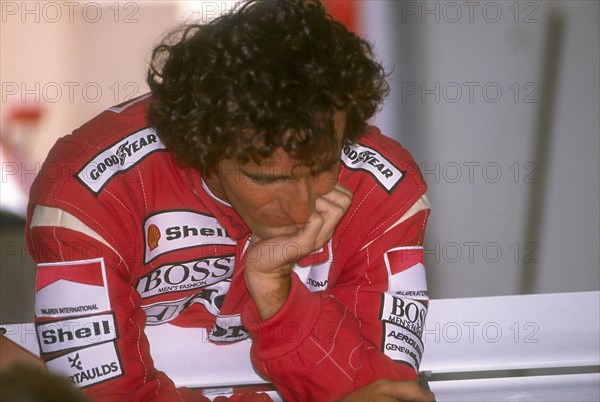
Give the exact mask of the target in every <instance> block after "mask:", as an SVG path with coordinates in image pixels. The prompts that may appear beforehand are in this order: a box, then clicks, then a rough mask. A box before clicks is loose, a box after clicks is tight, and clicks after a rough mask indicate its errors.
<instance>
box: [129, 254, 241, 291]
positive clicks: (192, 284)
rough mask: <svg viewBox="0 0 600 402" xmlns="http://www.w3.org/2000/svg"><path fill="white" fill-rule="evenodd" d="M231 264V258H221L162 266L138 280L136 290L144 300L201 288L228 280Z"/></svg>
mask: <svg viewBox="0 0 600 402" xmlns="http://www.w3.org/2000/svg"><path fill="white" fill-rule="evenodd" d="M233 264H234V257H233V256H223V257H208V258H202V259H200V260H197V261H189V262H182V263H179V264H172V265H163V266H160V267H158V268H156V269H155V270H154V271H152V272H150V273H149V274H147V275H144V276H143V277H142V278H140V279H139V282H138V284H137V290H138V292H140V295H141V296H142V297H143V298H146V297H151V296H155V295H157V294H161V293H171V292H180V291H185V290H190V289H198V288H203V287H205V286H208V285H212V284H214V283H217V282H220V281H222V280H225V279H227V278H230V277H231V275H232V274H233Z"/></svg>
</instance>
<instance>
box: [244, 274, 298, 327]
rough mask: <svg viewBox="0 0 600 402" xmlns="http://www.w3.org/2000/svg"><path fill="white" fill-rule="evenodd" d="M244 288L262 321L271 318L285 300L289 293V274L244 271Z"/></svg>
mask: <svg viewBox="0 0 600 402" xmlns="http://www.w3.org/2000/svg"><path fill="white" fill-rule="evenodd" d="M244 275H245V279H246V286H247V288H248V292H249V293H250V296H251V297H252V300H253V301H254V304H255V305H256V309H257V310H258V313H259V314H260V317H261V318H262V319H263V320H267V319H269V318H271V317H272V316H273V315H275V313H277V311H279V309H280V308H281V306H283V304H284V303H285V301H286V300H287V297H288V294H289V293H290V286H291V278H290V274H289V273H286V274H281V275H277V276H274V275H269V274H263V273H260V272H252V271H250V270H246V271H245V273H244Z"/></svg>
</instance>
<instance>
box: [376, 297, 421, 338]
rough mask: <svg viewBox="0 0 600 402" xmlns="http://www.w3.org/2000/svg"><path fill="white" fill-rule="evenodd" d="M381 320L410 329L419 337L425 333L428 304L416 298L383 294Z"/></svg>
mask: <svg viewBox="0 0 600 402" xmlns="http://www.w3.org/2000/svg"><path fill="white" fill-rule="evenodd" d="M382 297H383V300H382V304H381V314H380V317H379V318H380V319H381V321H384V322H388V323H391V324H396V325H399V326H401V327H403V328H406V329H408V330H409V331H411V332H412V333H414V334H415V335H417V336H418V337H421V334H422V333H423V327H424V325H425V317H426V316H427V305H426V304H425V303H423V302H420V301H418V300H414V299H408V298H402V297H397V296H392V295H391V294H389V293H383V294H382Z"/></svg>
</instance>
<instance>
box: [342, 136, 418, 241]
mask: <svg viewBox="0 0 600 402" xmlns="http://www.w3.org/2000/svg"><path fill="white" fill-rule="evenodd" d="M341 160H342V170H341V172H340V182H341V183H342V184H344V185H345V186H346V187H348V188H349V189H350V190H351V191H352V193H353V201H352V205H351V206H350V208H349V210H348V212H347V213H346V216H345V217H344V219H343V221H342V222H341V223H340V225H339V226H338V232H339V233H344V232H348V231H350V232H352V233H354V234H361V233H362V234H363V236H362V241H363V242H368V241H369V240H370V239H374V238H377V237H378V236H379V235H381V234H382V233H383V232H385V231H386V230H388V229H389V227H390V226H391V225H393V224H394V223H395V222H396V221H397V220H398V219H400V218H401V217H402V216H404V215H405V214H406V213H407V212H408V211H409V210H410V209H411V207H413V206H414V205H415V203H417V202H418V201H419V200H420V199H421V197H423V196H424V194H425V192H426V190H427V185H426V183H425V181H424V180H423V177H422V175H421V172H420V170H419V168H418V166H417V164H416V163H415V161H414V159H413V158H412V156H411V155H410V153H409V152H408V151H407V150H406V149H405V148H403V147H402V145H400V144H399V143H398V142H397V141H395V140H393V139H392V138H389V137H387V136H385V135H383V134H381V132H380V131H379V129H377V128H376V127H370V128H369V130H368V131H367V133H366V134H365V135H364V136H362V137H361V138H360V139H359V141H358V142H357V143H356V144H354V145H346V146H345V147H344V148H343V151H342V158H341ZM425 202H426V201H425ZM359 237H360V236H359ZM353 238H354V239H355V241H359V239H358V238H357V236H356V235H354V236H353ZM363 245H364V244H363ZM356 246H357V247H359V246H361V245H360V244H357V245H356Z"/></svg>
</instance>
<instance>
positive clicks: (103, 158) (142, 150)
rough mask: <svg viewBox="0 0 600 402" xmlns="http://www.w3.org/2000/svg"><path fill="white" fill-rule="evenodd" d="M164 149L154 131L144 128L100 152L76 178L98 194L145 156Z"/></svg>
mask: <svg viewBox="0 0 600 402" xmlns="http://www.w3.org/2000/svg"><path fill="white" fill-rule="evenodd" d="M164 149H165V146H164V145H163V143H162V142H160V140H159V139H158V135H156V132H155V131H154V129H153V128H145V129H143V130H140V131H137V132H135V133H133V134H130V135H128V136H127V137H125V138H123V139H121V140H120V141H119V142H117V143H116V144H114V145H111V146H110V147H109V148H106V149H104V150H102V151H100V153H98V154H96V156H94V158H93V159H92V160H91V161H89V162H88V163H87V164H86V165H85V166H84V167H83V168H82V169H81V170H80V171H79V172H78V173H77V178H78V179H79V180H80V181H81V182H82V183H83V184H84V185H85V186H86V187H87V188H89V189H90V190H91V191H92V192H93V193H94V194H98V193H99V192H100V190H102V188H104V186H105V185H106V184H108V182H109V181H110V180H111V179H112V178H113V177H114V176H115V175H117V174H119V173H123V172H126V171H127V170H129V169H131V168H132V167H133V166H135V165H136V164H137V163H139V162H140V161H141V160H142V159H144V158H145V157H146V156H148V155H150V154H152V153H154V152H156V151H160V150H164Z"/></svg>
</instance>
